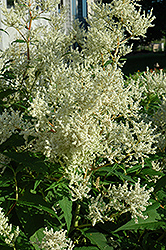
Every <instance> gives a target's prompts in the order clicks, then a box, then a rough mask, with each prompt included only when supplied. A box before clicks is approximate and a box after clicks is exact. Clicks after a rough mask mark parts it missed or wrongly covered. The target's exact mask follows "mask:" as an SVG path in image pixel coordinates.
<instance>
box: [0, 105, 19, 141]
mask: <svg viewBox="0 0 166 250" xmlns="http://www.w3.org/2000/svg"><path fill="white" fill-rule="evenodd" d="M22 117H23V115H22V114H20V112H19V111H14V110H11V111H9V112H8V111H7V110H5V111H4V112H3V113H2V114H1V115H0V144H2V143H3V142H5V141H6V140H7V139H8V138H9V137H10V136H11V135H12V134H13V133H18V129H21V128H22V127H23V126H24V122H23V120H22Z"/></svg>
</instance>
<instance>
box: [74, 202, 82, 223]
mask: <svg viewBox="0 0 166 250" xmlns="http://www.w3.org/2000/svg"><path fill="white" fill-rule="evenodd" d="M80 208H81V205H80V204H77V207H76V211H75V216H74V222H73V225H74V227H78V218H79V213H80Z"/></svg>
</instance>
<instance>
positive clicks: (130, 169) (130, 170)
mask: <svg viewBox="0 0 166 250" xmlns="http://www.w3.org/2000/svg"><path fill="white" fill-rule="evenodd" d="M140 169H142V165H135V166H133V167H131V168H128V169H127V170H126V172H127V173H128V174H130V173H134V172H137V171H139V170H140Z"/></svg>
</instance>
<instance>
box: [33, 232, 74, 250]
mask: <svg viewBox="0 0 166 250" xmlns="http://www.w3.org/2000/svg"><path fill="white" fill-rule="evenodd" d="M66 232H67V231H66V230H63V229H61V230H60V231H56V232H54V231H53V229H52V228H51V229H50V230H48V229H47V227H46V228H45V230H44V231H43V233H44V234H45V236H44V237H43V239H42V242H41V243H37V244H38V246H39V248H40V249H44V250H65V249H66V250H72V249H73V248H74V244H73V242H72V240H71V239H67V238H66Z"/></svg>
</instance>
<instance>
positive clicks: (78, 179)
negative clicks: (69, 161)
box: [66, 168, 91, 201]
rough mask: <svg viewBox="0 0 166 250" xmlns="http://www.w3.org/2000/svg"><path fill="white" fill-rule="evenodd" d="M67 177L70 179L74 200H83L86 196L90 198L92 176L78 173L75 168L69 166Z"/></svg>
mask: <svg viewBox="0 0 166 250" xmlns="http://www.w3.org/2000/svg"><path fill="white" fill-rule="evenodd" d="M66 174H67V179H69V180H70V183H69V188H70V193H71V195H72V201H76V200H78V199H79V200H82V199H83V198H84V197H85V198H90V195H88V193H89V192H90V190H91V182H90V181H89V178H90V176H86V175H84V176H83V174H82V172H81V173H78V172H77V170H76V169H74V168H71V170H70V168H68V169H67V170H66Z"/></svg>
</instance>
